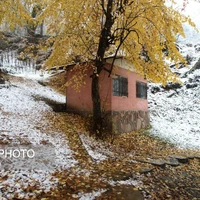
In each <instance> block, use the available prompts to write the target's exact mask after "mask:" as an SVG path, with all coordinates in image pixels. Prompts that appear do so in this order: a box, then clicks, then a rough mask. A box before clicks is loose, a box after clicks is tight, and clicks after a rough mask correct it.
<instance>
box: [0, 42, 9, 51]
mask: <svg viewBox="0 0 200 200" xmlns="http://www.w3.org/2000/svg"><path fill="white" fill-rule="evenodd" d="M8 47H9V44H8V43H7V42H6V41H4V40H0V50H5V49H6V48H8Z"/></svg>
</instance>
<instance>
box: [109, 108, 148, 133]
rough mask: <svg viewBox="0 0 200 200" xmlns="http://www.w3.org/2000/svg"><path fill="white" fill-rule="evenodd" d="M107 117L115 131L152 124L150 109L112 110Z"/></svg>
mask: <svg viewBox="0 0 200 200" xmlns="http://www.w3.org/2000/svg"><path fill="white" fill-rule="evenodd" d="M106 119H107V123H108V124H110V128H111V129H112V131H113V132H115V133H124V132H130V131H133V130H139V129H144V128H147V127H148V126H149V125H150V117H149V111H132V110H131V111H112V112H109V113H107V114H106Z"/></svg>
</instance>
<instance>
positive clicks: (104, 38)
mask: <svg viewBox="0 0 200 200" xmlns="http://www.w3.org/2000/svg"><path fill="white" fill-rule="evenodd" d="M112 5H113V0H108V3H107V6H106V7H107V9H106V10H107V12H106V13H105V16H106V20H105V24H104V25H103V28H102V30H101V36H100V38H99V45H98V50H97V56H96V60H95V69H94V72H93V76H92V101H93V131H94V132H95V134H96V136H97V137H98V138H102V137H103V133H102V126H103V118H102V111H101V99H100V92H99V75H100V73H101V71H102V69H103V65H104V63H103V60H104V55H105V51H106V48H107V47H109V45H110V43H109V42H108V40H109V38H110V36H111V35H110V33H111V28H112V25H113V23H114V20H113V19H112ZM102 6H104V5H103V4H102Z"/></svg>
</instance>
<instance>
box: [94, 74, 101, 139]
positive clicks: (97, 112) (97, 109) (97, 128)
mask: <svg viewBox="0 0 200 200" xmlns="http://www.w3.org/2000/svg"><path fill="white" fill-rule="evenodd" d="M92 101H93V131H94V132H95V134H96V136H97V137H98V138H102V112H101V98H100V93H99V76H98V75H97V74H95V73H94V74H93V78H92Z"/></svg>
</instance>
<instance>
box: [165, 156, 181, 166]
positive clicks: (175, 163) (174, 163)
mask: <svg viewBox="0 0 200 200" xmlns="http://www.w3.org/2000/svg"><path fill="white" fill-rule="evenodd" d="M165 163H166V164H167V165H171V166H178V165H179V162H178V160H177V159H175V158H173V157H169V158H167V159H166V160H165Z"/></svg>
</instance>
